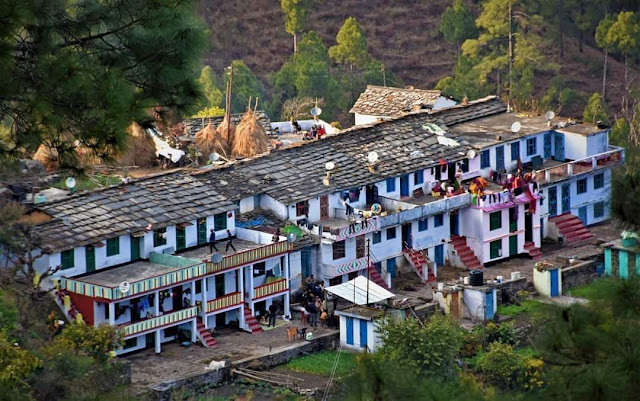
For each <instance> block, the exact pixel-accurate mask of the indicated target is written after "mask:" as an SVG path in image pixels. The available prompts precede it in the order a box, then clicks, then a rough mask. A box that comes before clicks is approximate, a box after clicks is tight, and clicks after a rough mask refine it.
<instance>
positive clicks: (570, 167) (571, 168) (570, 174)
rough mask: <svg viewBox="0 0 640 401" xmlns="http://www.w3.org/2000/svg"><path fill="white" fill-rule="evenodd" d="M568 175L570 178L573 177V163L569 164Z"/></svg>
mask: <svg viewBox="0 0 640 401" xmlns="http://www.w3.org/2000/svg"><path fill="white" fill-rule="evenodd" d="M567 174H568V175H569V176H572V175H573V164H571V163H569V164H567Z"/></svg>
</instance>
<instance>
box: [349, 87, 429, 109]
mask: <svg viewBox="0 0 640 401" xmlns="http://www.w3.org/2000/svg"><path fill="white" fill-rule="evenodd" d="M439 97H440V91H439V90H424V89H405V88H391V87H384V86H375V85H367V89H366V90H365V91H364V92H362V93H361V94H360V97H358V100H356V103H355V104H354V105H353V107H352V108H351V110H350V111H349V112H350V113H359V114H364V115H368V116H386V117H395V116H398V115H400V114H401V113H402V112H408V111H410V110H411V107H412V106H413V105H414V104H420V105H427V106H433V105H434V104H435V103H436V100H438V98H439Z"/></svg>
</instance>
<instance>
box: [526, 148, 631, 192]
mask: <svg viewBox="0 0 640 401" xmlns="http://www.w3.org/2000/svg"><path fill="white" fill-rule="evenodd" d="M609 148H610V149H611V150H609V151H608V152H604V153H599V154H597V155H593V156H589V157H585V158H584V159H579V160H574V161H572V162H569V163H564V164H561V165H559V166H555V167H549V168H546V169H543V170H537V171H536V180H537V181H538V183H540V184H550V183H552V182H556V181H560V180H563V179H565V178H567V177H571V176H575V175H580V174H584V173H588V172H590V171H595V170H598V169H601V168H607V167H614V166H618V165H620V164H622V163H624V149H622V148H618V147H615V146H610V147H609Z"/></svg>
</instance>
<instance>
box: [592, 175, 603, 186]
mask: <svg viewBox="0 0 640 401" xmlns="http://www.w3.org/2000/svg"><path fill="white" fill-rule="evenodd" d="M600 188H604V173H598V174H596V175H594V176H593V189H600Z"/></svg>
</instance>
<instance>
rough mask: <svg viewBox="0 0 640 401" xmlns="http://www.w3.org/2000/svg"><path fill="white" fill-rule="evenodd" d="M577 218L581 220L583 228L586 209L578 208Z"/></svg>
mask: <svg viewBox="0 0 640 401" xmlns="http://www.w3.org/2000/svg"><path fill="white" fill-rule="evenodd" d="M578 218H579V219H580V220H582V222H583V223H584V225H585V226H586V225H587V207H586V206H582V207H580V208H578Z"/></svg>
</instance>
